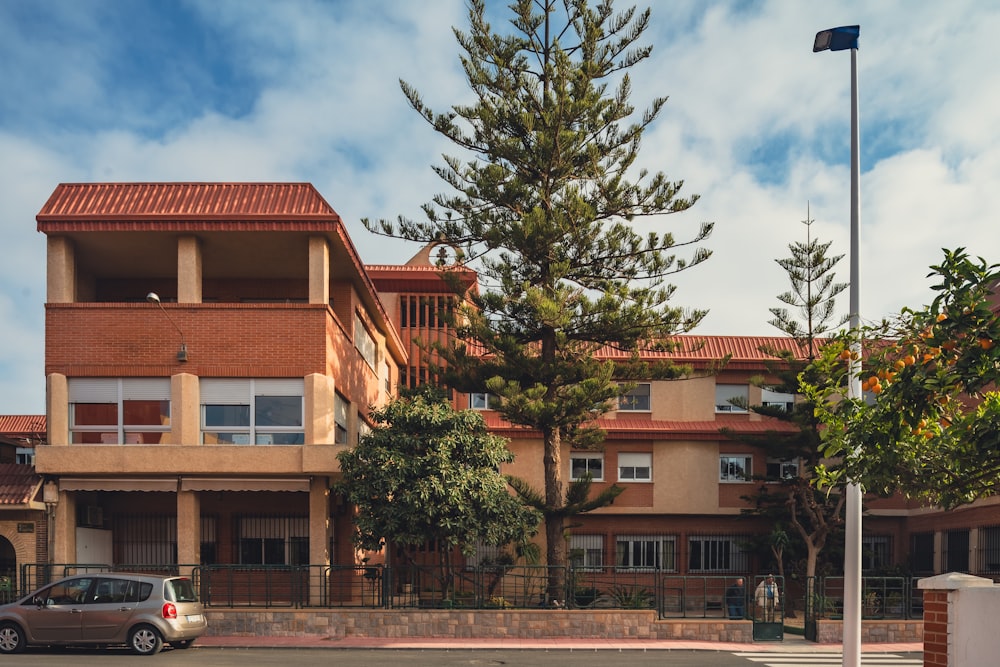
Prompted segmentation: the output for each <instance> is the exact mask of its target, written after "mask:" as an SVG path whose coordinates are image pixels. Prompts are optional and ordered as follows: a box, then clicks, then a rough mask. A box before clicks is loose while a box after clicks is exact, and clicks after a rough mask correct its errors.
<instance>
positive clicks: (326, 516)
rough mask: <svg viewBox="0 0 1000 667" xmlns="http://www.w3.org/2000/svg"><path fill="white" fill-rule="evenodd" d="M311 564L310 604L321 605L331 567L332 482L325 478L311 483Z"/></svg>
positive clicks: (322, 477)
mask: <svg viewBox="0 0 1000 667" xmlns="http://www.w3.org/2000/svg"><path fill="white" fill-rule="evenodd" d="M309 564H310V565H311V566H312V567H311V568H310V572H309V604H311V605H319V604H322V602H323V591H324V581H325V580H326V577H325V576H324V572H325V571H326V568H327V567H328V566H329V565H330V481H329V479H328V478H327V477H324V476H316V477H313V478H312V480H311V481H310V482H309Z"/></svg>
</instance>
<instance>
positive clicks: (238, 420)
mask: <svg viewBox="0 0 1000 667" xmlns="http://www.w3.org/2000/svg"><path fill="white" fill-rule="evenodd" d="M304 389H305V387H304V383H303V381H302V380H300V379H283V380H278V379H274V380H272V379H265V380H260V379H258V380H249V379H229V378H226V379H222V378H203V379H202V380H201V429H202V430H201V433H202V442H203V443H204V444H206V445H301V444H304V443H305V431H304V430H303V424H304V423H305V419H304V415H303V399H302V395H303V392H304Z"/></svg>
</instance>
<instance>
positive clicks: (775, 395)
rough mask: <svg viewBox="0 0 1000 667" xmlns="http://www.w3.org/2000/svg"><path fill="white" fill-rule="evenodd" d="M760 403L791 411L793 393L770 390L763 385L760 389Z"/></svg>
mask: <svg viewBox="0 0 1000 667" xmlns="http://www.w3.org/2000/svg"><path fill="white" fill-rule="evenodd" d="M760 404H761V405H763V406H764V407H768V408H783V409H784V410H785V412H791V411H792V407H793V406H794V405H795V395H794V394H785V393H782V392H778V391H771V390H770V389H768V388H767V387H764V388H762V389H761V390H760Z"/></svg>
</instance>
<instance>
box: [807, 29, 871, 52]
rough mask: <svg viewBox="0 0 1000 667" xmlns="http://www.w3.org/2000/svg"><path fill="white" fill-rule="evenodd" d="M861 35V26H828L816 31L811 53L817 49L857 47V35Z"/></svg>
mask: <svg viewBox="0 0 1000 667" xmlns="http://www.w3.org/2000/svg"><path fill="white" fill-rule="evenodd" d="M860 35H861V26H859V25H843V26H840V27H839V28H830V29H829V30H822V31H820V32H817V33H816V39H815V41H813V53H816V52H818V51H827V50H829V51H844V50H846V49H856V48H858V37H859V36H860Z"/></svg>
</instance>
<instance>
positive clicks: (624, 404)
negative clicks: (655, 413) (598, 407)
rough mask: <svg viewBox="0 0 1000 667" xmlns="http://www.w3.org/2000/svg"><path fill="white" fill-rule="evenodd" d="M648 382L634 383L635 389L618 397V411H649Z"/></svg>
mask: <svg viewBox="0 0 1000 667" xmlns="http://www.w3.org/2000/svg"><path fill="white" fill-rule="evenodd" d="M649 386H650V385H649V383H648V382H646V383H643V384H639V385H636V387H635V389H633V390H632V391H630V392H628V393H627V394H625V395H624V396H619V397H618V410H619V411H620V412H649Z"/></svg>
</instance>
